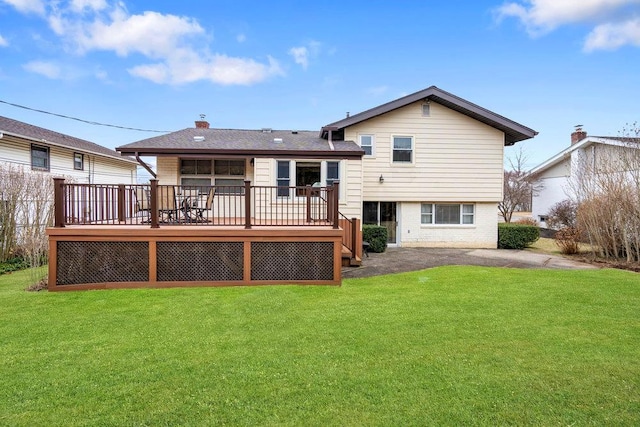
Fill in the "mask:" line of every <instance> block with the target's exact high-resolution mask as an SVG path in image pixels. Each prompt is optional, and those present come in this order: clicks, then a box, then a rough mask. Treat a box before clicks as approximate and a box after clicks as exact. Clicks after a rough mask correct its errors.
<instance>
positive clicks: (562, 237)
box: [555, 227, 582, 255]
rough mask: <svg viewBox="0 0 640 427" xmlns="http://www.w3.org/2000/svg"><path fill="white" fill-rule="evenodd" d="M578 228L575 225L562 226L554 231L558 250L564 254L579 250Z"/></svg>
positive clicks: (571, 253)
mask: <svg viewBox="0 0 640 427" xmlns="http://www.w3.org/2000/svg"><path fill="white" fill-rule="evenodd" d="M581 234H582V233H580V230H579V229H578V228H576V227H564V228H563V229H561V230H559V231H558V232H557V233H556V237H555V239H556V244H557V245H558V246H559V247H560V252H562V253H563V254H565V255H573V254H577V253H578V252H580V236H581Z"/></svg>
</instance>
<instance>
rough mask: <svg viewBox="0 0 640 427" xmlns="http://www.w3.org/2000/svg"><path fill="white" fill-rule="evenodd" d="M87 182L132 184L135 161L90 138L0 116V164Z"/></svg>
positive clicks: (135, 167) (135, 168)
mask: <svg viewBox="0 0 640 427" xmlns="http://www.w3.org/2000/svg"><path fill="white" fill-rule="evenodd" d="M2 163H4V164H12V165H18V166H22V167H24V168H26V170H32V171H37V172H45V173H50V174H51V175H52V177H56V176H59V177H68V178H73V180H74V181H75V182H77V183H87V184H135V183H136V179H137V166H138V163H137V162H136V161H135V160H134V159H132V158H128V157H124V156H122V155H121V154H120V153H118V152H116V151H114V150H110V149H108V148H106V147H103V146H101V145H98V144H95V143H93V142H89V141H85V140H83V139H79V138H74V137H73V136H69V135H64V134H62V133H58V132H54V131H52V130H48V129H44V128H41V127H38V126H33V125H30V124H27V123H24V122H20V121H18V120H13V119H9V118H7V117H2V116H0V164H2Z"/></svg>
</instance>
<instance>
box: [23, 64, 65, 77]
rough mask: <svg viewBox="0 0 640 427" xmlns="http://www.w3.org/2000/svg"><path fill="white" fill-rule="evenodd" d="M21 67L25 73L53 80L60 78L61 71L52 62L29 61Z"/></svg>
mask: <svg viewBox="0 0 640 427" xmlns="http://www.w3.org/2000/svg"><path fill="white" fill-rule="evenodd" d="M22 67H23V68H24V69H25V70H27V71H30V72H32V73H36V74H40V75H43V76H45V77H47V78H50V79H54V80H55V79H59V78H61V77H62V70H61V69H60V67H59V66H58V65H56V64H54V63H53V62H45V61H31V62H28V63H26V64H24V65H23V66H22Z"/></svg>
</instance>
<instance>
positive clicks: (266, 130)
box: [262, 128, 271, 133]
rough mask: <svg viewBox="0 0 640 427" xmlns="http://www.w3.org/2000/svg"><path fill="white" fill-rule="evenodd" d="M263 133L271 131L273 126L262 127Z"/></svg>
mask: <svg viewBox="0 0 640 427" xmlns="http://www.w3.org/2000/svg"><path fill="white" fill-rule="evenodd" d="M262 133H271V128H262Z"/></svg>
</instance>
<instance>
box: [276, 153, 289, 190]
mask: <svg viewBox="0 0 640 427" xmlns="http://www.w3.org/2000/svg"><path fill="white" fill-rule="evenodd" d="M277 163H278V164H277V169H278V170H277V174H278V175H277V178H276V185H277V186H278V197H289V186H290V185H291V162H289V161H288V160H278V162H277Z"/></svg>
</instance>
